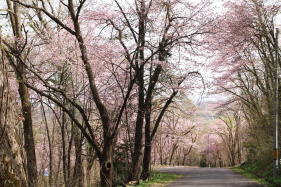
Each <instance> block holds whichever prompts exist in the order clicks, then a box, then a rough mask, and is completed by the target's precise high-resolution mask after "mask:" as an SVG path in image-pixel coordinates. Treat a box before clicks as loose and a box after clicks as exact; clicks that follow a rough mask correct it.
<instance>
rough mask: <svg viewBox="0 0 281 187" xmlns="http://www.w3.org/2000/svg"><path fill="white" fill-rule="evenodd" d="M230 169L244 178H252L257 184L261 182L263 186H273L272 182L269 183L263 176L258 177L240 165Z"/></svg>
mask: <svg viewBox="0 0 281 187" xmlns="http://www.w3.org/2000/svg"><path fill="white" fill-rule="evenodd" d="M231 170H232V171H234V172H235V173H238V174H240V175H243V176H244V177H246V178H249V179H252V180H253V181H255V182H257V183H259V184H263V185H264V186H267V187H274V186H275V185H273V184H272V183H269V182H268V181H266V179H265V178H259V177H257V176H256V175H255V174H253V173H250V172H248V171H246V170H244V169H243V168H242V167H241V166H239V167H234V168H231Z"/></svg>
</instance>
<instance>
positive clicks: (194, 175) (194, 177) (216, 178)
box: [159, 167, 264, 187]
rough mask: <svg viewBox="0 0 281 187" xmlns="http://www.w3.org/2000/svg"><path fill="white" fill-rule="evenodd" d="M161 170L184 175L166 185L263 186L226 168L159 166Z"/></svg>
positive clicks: (196, 186)
mask: <svg viewBox="0 0 281 187" xmlns="http://www.w3.org/2000/svg"><path fill="white" fill-rule="evenodd" d="M159 171H161V172H167V173H174V174H181V175H184V177H183V178H181V179H179V180H177V181H176V182H174V183H172V184H170V185H168V186H167V187H264V186H263V185H260V184H257V183H255V182H253V181H251V180H250V179H247V178H245V177H243V176H241V175H238V174H236V173H233V172H232V171H231V170H229V169H226V168H187V167H171V168H161V169H159Z"/></svg>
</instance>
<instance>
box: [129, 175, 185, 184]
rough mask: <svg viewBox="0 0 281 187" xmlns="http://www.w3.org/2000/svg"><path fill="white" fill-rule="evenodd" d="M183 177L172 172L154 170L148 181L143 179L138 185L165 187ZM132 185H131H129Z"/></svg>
mask: <svg viewBox="0 0 281 187" xmlns="http://www.w3.org/2000/svg"><path fill="white" fill-rule="evenodd" d="M180 177H182V176H181V175H175V174H170V173H161V172H153V173H152V175H151V177H150V179H149V180H148V181H142V182H141V183H140V184H139V185H138V187H163V186H166V185H168V184H170V183H171V182H173V181H175V180H177V179H178V178H180ZM128 187H131V186H128Z"/></svg>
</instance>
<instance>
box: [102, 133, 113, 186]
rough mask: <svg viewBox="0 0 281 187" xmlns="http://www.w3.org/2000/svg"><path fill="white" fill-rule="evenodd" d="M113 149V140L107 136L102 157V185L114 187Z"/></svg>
mask: <svg viewBox="0 0 281 187" xmlns="http://www.w3.org/2000/svg"><path fill="white" fill-rule="evenodd" d="M112 149H113V142H112V140H111V138H106V139H105V140H104V146H103V153H102V154H103V155H102V159H100V178H101V187H112V185H113V164H112V156H113V155H112Z"/></svg>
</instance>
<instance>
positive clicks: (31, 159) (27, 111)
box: [6, 0, 37, 187]
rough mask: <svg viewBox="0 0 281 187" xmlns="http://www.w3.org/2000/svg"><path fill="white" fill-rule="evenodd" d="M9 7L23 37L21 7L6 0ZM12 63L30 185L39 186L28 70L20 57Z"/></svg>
mask: <svg viewBox="0 0 281 187" xmlns="http://www.w3.org/2000/svg"><path fill="white" fill-rule="evenodd" d="M6 2H7V7H8V8H9V10H11V11H12V12H9V14H10V22H11V25H12V29H13V34H14V36H15V37H16V38H22V33H21V16H20V15H21V14H20V8H19V6H18V4H17V3H12V2H11V1H10V0H6ZM14 42H15V46H14V47H15V52H14V53H15V55H16V57H20V58H21V57H22V55H23V54H24V52H23V51H19V49H20V47H19V46H21V44H20V43H19V41H18V40H15V41H14ZM9 61H10V63H11V65H13V67H14V68H15V73H16V77H17V81H18V86H19V88H18V92H19V95H20V100H21V110H22V115H23V118H24V120H23V134H24V149H25V152H26V157H27V158H26V159H27V174H28V185H29V186H30V187H33V186H34V187H35V186H37V165H36V154H35V143H34V137H33V129H32V112H31V111H32V109H31V102H30V96H29V90H28V88H27V87H26V85H25V81H26V72H25V67H24V64H23V63H24V62H22V61H21V60H20V59H19V58H17V61H16V62H15V61H14V60H12V59H11V58H9Z"/></svg>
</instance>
